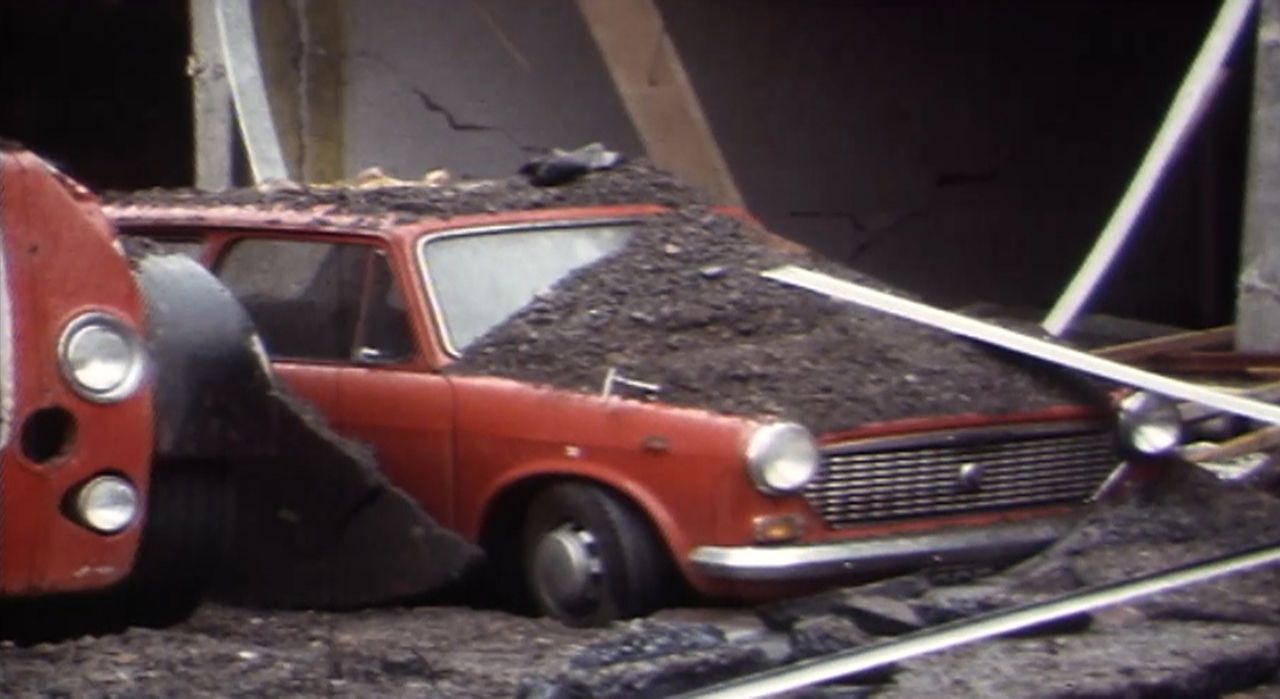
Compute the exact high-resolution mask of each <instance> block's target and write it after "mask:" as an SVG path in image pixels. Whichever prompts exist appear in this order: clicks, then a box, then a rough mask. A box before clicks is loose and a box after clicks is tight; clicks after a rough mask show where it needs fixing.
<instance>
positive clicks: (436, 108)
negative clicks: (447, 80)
mask: <svg viewBox="0 0 1280 699" xmlns="http://www.w3.org/2000/svg"><path fill="white" fill-rule="evenodd" d="M350 55H351V57H352V58H362V59H364V60H367V61H371V62H373V63H375V64H377V65H379V66H381V67H382V68H383V70H386V71H387V73H388V74H389V75H390V76H391V77H392V79H394V80H395V81H396V82H397V83H399V84H400V86H401V87H402V88H403V89H405V90H406V91H408V92H410V93H412V94H413V96H415V97H417V98H418V101H419V102H421V103H422V106H423V108H425V109H426V110H427V111H428V112H431V113H432V114H437V115H439V116H440V117H441V118H442V119H443V120H444V123H445V125H446V126H448V127H449V129H450V130H451V131H457V132H459V133H493V134H495V135H498V136H501V137H502V138H504V139H506V140H507V142H508V143H510V144H511V145H512V146H514V147H515V148H516V149H517V150H519V151H521V152H522V153H545V152H547V151H548V150H550V149H549V148H546V147H544V146H531V145H528V144H524V143H521V142H520V141H519V140H517V139H516V138H515V137H514V136H512V135H511V133H510V132H508V131H507V130H506V129H504V128H502V127H500V126H494V125H490V124H481V123H479V122H471V121H464V120H463V119H461V118H459V117H458V116H457V115H456V114H454V112H453V110H451V109H449V108H448V107H446V106H445V105H443V104H441V103H440V102H438V101H436V99H435V98H434V97H432V96H431V95H430V94H429V93H428V92H427V91H425V90H423V89H422V88H420V87H418V86H417V85H416V84H414V83H413V82H412V81H411V80H409V79H408V78H406V77H405V76H404V75H403V74H402V73H401V72H400V69H399V68H398V67H397V66H396V65H395V64H393V63H392V62H391V61H389V60H387V59H386V58H384V57H383V56H381V55H379V54H377V53H375V52H372V51H356V52H354V53H352V54H350Z"/></svg>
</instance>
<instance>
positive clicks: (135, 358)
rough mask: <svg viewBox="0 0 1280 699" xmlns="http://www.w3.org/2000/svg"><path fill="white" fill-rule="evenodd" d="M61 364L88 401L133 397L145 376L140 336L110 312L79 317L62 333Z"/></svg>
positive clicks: (59, 354)
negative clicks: (109, 313) (108, 313)
mask: <svg viewBox="0 0 1280 699" xmlns="http://www.w3.org/2000/svg"><path fill="white" fill-rule="evenodd" d="M58 363H59V364H60V365H61V367H62V375H63V377H64V378H66V380H67V383H69V384H70V385H71V387H72V388H74V389H75V391H76V393H79V394H80V395H81V396H82V397H84V398H85V399H87V400H91V401H94V402H95V403H114V402H116V401H121V400H124V399H125V398H128V397H129V396H131V395H133V392H134V391H135V390H137V388H138V385H139V384H141V383H142V377H143V374H144V373H145V366H146V351H145V350H144V349H143V347H142V342H141V341H140V340H139V339H138V334H137V333H135V332H134V331H133V329H132V328H130V327H129V326H127V325H125V324H124V323H123V322H121V321H120V319H118V318H115V317H114V316H110V315H107V314H106V313H96V312H95V313H85V314H83V315H80V316H76V318H75V319H74V320H72V321H71V322H70V323H68V324H67V328H66V329H65V330H63V331H62V339H61V340H60V341H59V342H58Z"/></svg>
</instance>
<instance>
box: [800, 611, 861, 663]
mask: <svg viewBox="0 0 1280 699" xmlns="http://www.w3.org/2000/svg"><path fill="white" fill-rule="evenodd" d="M789 636H790V639H791V655H792V658H793V659H794V660H803V659H806V658H812V657H814V656H819V655H828V654H830V653H838V652H840V651H843V650H849V649H850V648H856V647H858V646H861V645H864V644H866V643H869V642H870V641H872V640H873V639H874V638H875V637H874V636H872V635H871V634H869V633H867V632H866V631H863V630H862V628H861V627H860V626H858V625H857V624H855V623H853V621H851V620H849V619H848V618H845V617H842V616H836V615H834V614H824V615H822V616H818V617H813V618H811V619H804V620H801V621H799V622H797V623H796V624H795V625H794V626H792V627H791V633H790V634H789Z"/></svg>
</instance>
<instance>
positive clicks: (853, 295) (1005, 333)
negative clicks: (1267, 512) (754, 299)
mask: <svg viewBox="0 0 1280 699" xmlns="http://www.w3.org/2000/svg"><path fill="white" fill-rule="evenodd" d="M761 274H762V275H764V276H765V277H767V278H769V279H774V280H776V281H780V282H783V283H785V284H790V285H792V286H798V287H801V288H804V289H808V290H810V291H814V292H817V293H820V294H826V295H828V296H832V297H834V298H837V299H841V300H843V301H849V302H852V303H857V304H861V305H863V306H868V307H870V308H874V309H876V310H879V311H883V312H885V313H890V314H892V315H896V316H898V317H900V318H906V319H908V320H914V321H916V322H917V323H924V324H925V325H931V326H933V327H935V328H940V329H942V330H946V331H947V332H951V333H955V334H957V335H962V336H964V337H968V338H972V339H974V340H981V341H982V342H986V343H989V344H992V345H996V346H997V347H1003V348H1005V349H1008V350H1013V351H1014V352H1018V353H1020V354H1025V355H1028V356H1031V357H1035V358H1037V359H1042V360H1044V361H1047V362H1053V363H1054V364H1059V365H1061V366H1065V367H1068V368H1071V369H1075V370H1077V371H1083V372H1085V373H1088V374H1093V375H1094V376H1101V377H1102V378H1104V379H1110V380H1111V381H1116V382H1118V383H1122V384H1127V385H1130V386H1136V387H1138V388H1145V389H1147V390H1150V391H1154V392H1156V393H1160V394H1163V395H1166V396H1172V397H1174V398H1181V399H1183V400H1189V401H1194V402H1196V403H1203V404H1205V405H1210V406H1213V407H1215V408H1218V409H1219V410H1225V411H1227V412H1231V413H1236V414H1238V415H1244V416H1246V417H1251V418H1254V419H1256V420H1262V421H1264V422H1270V423H1273V424H1277V425H1280V406H1276V405H1271V404H1269V403H1264V402H1262V401H1258V400H1253V399H1250V398H1244V397H1242V396H1237V395H1231V394H1229V393H1225V392H1223V391H1219V390H1216V389H1212V388H1207V387H1205V386H1200V385H1198V384H1193V383H1189V382H1187V381H1179V380H1177V379H1171V378H1169V377H1167V376H1161V375H1159V374H1153V373H1151V372H1149V371H1143V370H1142V369H1135V368H1134V367H1131V366H1126V365H1124V364H1120V363H1119V362H1113V361H1111V360H1109V359H1103V358H1102V357H1098V356H1095V355H1092V354H1089V353H1088V352H1081V351H1079V350H1075V349H1072V348H1070V347H1064V346H1062V345H1060V344H1056V343H1053V342H1048V341H1046V340H1041V339H1040V338H1037V337H1031V336H1030V335H1024V334H1022V333H1018V332H1014V331H1012V330H1009V329H1007V328H1002V327H1000V326H998V325H994V324H992V323H986V322H983V321H981V320H977V319H975V318H970V317H968V316H962V315H960V314H959V313H952V312H951V311H944V310H942V309H941V308H935V307H933V306H929V305H927V304H923V303H918V302H916V301H911V300H908V299H904V298H901V297H899V296H894V295H892V294H886V293H884V292H882V291H876V290H875V289H871V288H868V287H865V286H861V285H859V284H854V283H852V282H847V281H845V280H843V279H836V278H835V277H832V276H829V275H826V274H821V273H819V272H813V271H810V270H807V269H801V268H799V267H794V266H787V267H780V268H778V269H773V270H769V271H767V272H761Z"/></svg>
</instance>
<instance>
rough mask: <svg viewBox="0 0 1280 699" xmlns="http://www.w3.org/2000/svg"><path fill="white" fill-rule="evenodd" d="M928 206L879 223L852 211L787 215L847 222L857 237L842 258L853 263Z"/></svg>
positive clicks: (809, 212)
mask: <svg viewBox="0 0 1280 699" xmlns="http://www.w3.org/2000/svg"><path fill="white" fill-rule="evenodd" d="M927 208H928V206H919V207H916V208H915V209H912V210H910V211H907V212H905V213H899V214H894V215H892V216H891V217H889V220H888V221H886V222H884V223H881V224H879V225H872V224H869V223H866V222H864V221H863V220H862V217H860V216H859V215H858V214H857V213H854V212H852V211H818V210H812V211H788V212H787V215H788V216H790V217H793V218H831V219H837V220H840V221H844V222H845V223H847V224H848V225H849V230H850V231H851V232H852V233H853V234H854V236H855V239H854V241H853V242H852V244H851V247H850V249H849V251H848V252H847V253H845V254H844V255H843V256H842V257H841V258H840V259H841V260H843V261H844V263H845V264H853V262H855V261H856V260H857V259H858V258H860V257H862V256H863V255H865V254H867V253H868V252H870V251H871V249H872V248H874V247H876V246H877V245H879V244H880V243H882V242H884V241H885V239H887V238H888V237H889V236H890V234H892V233H893V232H894V230H895V229H896V228H897V227H898V226H899V225H901V224H902V223H903V222H905V221H907V220H909V219H911V218H914V217H916V216H919V215H921V214H923V213H924V212H925V211H926V209H927Z"/></svg>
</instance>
